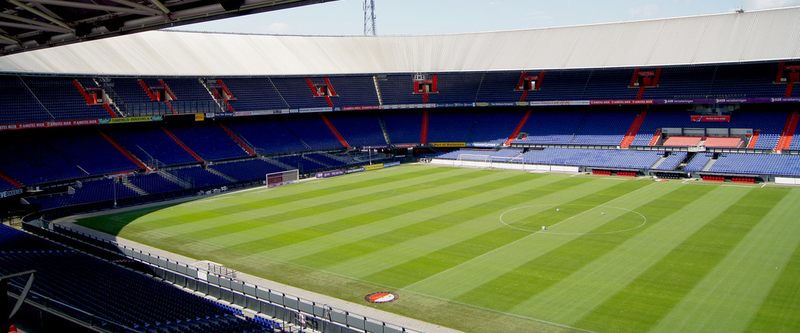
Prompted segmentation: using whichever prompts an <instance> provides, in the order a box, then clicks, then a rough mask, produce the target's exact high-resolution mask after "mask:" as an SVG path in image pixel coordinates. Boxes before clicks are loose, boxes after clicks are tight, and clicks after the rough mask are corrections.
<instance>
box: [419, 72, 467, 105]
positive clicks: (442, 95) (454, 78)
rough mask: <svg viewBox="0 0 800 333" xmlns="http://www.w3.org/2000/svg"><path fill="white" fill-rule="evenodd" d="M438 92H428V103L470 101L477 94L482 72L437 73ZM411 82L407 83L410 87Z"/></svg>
mask: <svg viewBox="0 0 800 333" xmlns="http://www.w3.org/2000/svg"><path fill="white" fill-rule="evenodd" d="M437 76H438V82H437V85H438V90H439V92H438V93H435V94H430V97H429V100H428V101H429V102H430V103H472V102H475V97H476V96H477V95H478V89H479V88H480V86H481V78H482V77H483V73H443V74H438V75H437ZM411 85H412V82H409V83H408V87H409V88H408V89H410V87H411Z"/></svg>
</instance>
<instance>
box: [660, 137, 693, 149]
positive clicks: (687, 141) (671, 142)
mask: <svg viewBox="0 0 800 333" xmlns="http://www.w3.org/2000/svg"><path fill="white" fill-rule="evenodd" d="M700 141H703V137H700V136H670V137H669V138H667V140H666V141H664V143H663V144H661V145H662V146H665V147H693V146H697V145H700Z"/></svg>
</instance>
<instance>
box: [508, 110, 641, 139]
mask: <svg viewBox="0 0 800 333" xmlns="http://www.w3.org/2000/svg"><path fill="white" fill-rule="evenodd" d="M634 117H635V114H633V113H630V112H619V111H617V112H614V111H588V112H582V111H566V110H563V111H534V112H533V113H532V114H531V117H530V118H529V119H528V121H527V123H526V124H525V126H524V127H523V128H522V132H523V133H526V134H527V137H525V138H524V139H520V140H517V141H516V142H519V143H532V144H575V145H579V144H589V145H608V146H617V145H619V144H620V143H621V142H622V138H623V137H624V136H625V132H626V131H627V129H628V126H630V124H631V122H632V121H633V119H634Z"/></svg>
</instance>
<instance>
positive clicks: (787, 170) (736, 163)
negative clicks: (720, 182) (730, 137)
mask: <svg viewBox="0 0 800 333" xmlns="http://www.w3.org/2000/svg"><path fill="white" fill-rule="evenodd" d="M708 171H709V172H716V173H727V174H765V175H773V176H800V155H779V154H736V153H725V154H721V155H720V157H719V159H717V161H716V162H715V163H714V165H712V166H711V168H710V169H709V170H708Z"/></svg>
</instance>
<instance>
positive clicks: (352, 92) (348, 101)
mask: <svg viewBox="0 0 800 333" xmlns="http://www.w3.org/2000/svg"><path fill="white" fill-rule="evenodd" d="M329 79H330V82H331V84H332V85H333V87H334V89H335V90H336V93H337V95H338V98H337V101H334V102H335V103H336V105H337V106H343V107H358V106H375V105H379V104H380V103H379V102H378V93H377V91H375V83H374V82H373V80H372V76H331V77H330V78H329Z"/></svg>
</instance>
